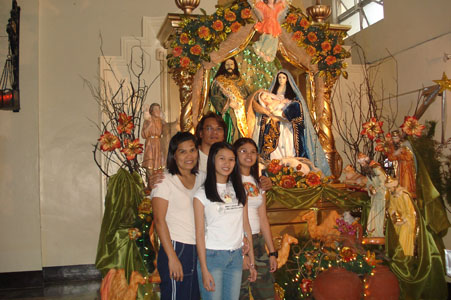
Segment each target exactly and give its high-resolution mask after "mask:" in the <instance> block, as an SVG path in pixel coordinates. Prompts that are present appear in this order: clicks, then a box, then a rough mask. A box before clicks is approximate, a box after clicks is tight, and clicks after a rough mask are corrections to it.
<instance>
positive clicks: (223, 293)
mask: <svg viewBox="0 0 451 300" xmlns="http://www.w3.org/2000/svg"><path fill="white" fill-rule="evenodd" d="M193 201H194V219H195V225H196V240H197V253H198V256H199V264H198V276H199V286H200V293H201V296H202V300H211V299H217V300H221V299H224V300H225V299H227V300H238V298H239V294H240V284H241V275H242V266H243V256H242V252H241V247H242V241H243V235H244V231H246V234H247V235H248V236H250V235H251V230H250V226H249V219H248V216H247V204H246V192H245V190H244V187H243V184H242V182H241V174H240V171H239V165H238V163H237V158H236V154H235V152H234V150H233V148H232V146H230V145H229V144H227V143H225V142H219V143H215V144H213V145H212V146H211V148H210V152H209V155H208V162H207V177H206V180H205V184H204V185H203V186H202V187H201V188H200V189H199V190H198V191H197V192H196V193H195V195H194V200H193ZM251 242H252V241H251V240H250V239H249V244H250V245H249V246H250V250H249V260H250V267H251V269H250V272H251V273H250V274H251V276H250V277H251V278H250V279H251V280H252V281H254V280H255V278H256V275H257V273H256V272H255V269H254V254H253V251H252V243H251Z"/></svg>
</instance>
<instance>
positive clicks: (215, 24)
mask: <svg viewBox="0 0 451 300" xmlns="http://www.w3.org/2000/svg"><path fill="white" fill-rule="evenodd" d="M212 27H213V29H214V30H216V31H222V30H223V29H224V24H223V23H222V21H221V20H216V21H214V22H213V25H212Z"/></svg>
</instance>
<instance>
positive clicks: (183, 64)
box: [180, 56, 191, 68]
mask: <svg viewBox="0 0 451 300" xmlns="http://www.w3.org/2000/svg"><path fill="white" fill-rule="evenodd" d="M190 62H191V60H190V59H189V58H188V57H186V56H182V57H180V66H181V67H182V68H186V67H188V66H189V63H190Z"/></svg>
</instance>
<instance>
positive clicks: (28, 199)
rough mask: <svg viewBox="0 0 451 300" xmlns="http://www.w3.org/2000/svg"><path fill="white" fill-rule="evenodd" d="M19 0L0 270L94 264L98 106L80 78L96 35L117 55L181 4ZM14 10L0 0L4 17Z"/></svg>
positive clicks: (3, 151) (1, 157)
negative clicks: (149, 21)
mask: <svg viewBox="0 0 451 300" xmlns="http://www.w3.org/2000/svg"><path fill="white" fill-rule="evenodd" d="M206 2H208V3H206V5H204V4H203V5H202V6H203V7H204V8H205V9H206V10H207V12H212V11H213V9H214V4H215V3H212V2H213V1H206ZM18 4H19V6H21V8H22V18H21V44H20V47H21V48H20V50H21V54H20V55H21V57H20V59H21V65H20V76H21V77H20V81H21V100H22V109H21V111H20V113H16V114H13V113H12V112H6V111H0V114H1V117H0V128H2V130H1V132H0V166H1V168H0V201H1V204H2V209H1V210H0V237H1V239H2V241H3V242H2V243H1V244H0V272H14V271H30V270H40V269H41V268H42V267H49V266H61V265H77V264H92V263H94V259H95V254H96V248H97V239H98V233H99V230H100V223H101V218H102V209H101V208H102V203H103V200H102V198H101V192H100V186H101V178H100V174H99V171H98V170H97V168H96V166H95V164H94V162H93V159H92V144H93V143H95V141H96V140H97V138H98V131H97V129H96V126H95V124H93V123H92V122H91V120H92V121H94V122H98V108H97V105H96V103H95V101H94V100H93V98H92V96H91V95H90V92H89V90H88V89H87V88H86V87H84V86H83V81H82V79H81V77H84V78H87V79H88V80H90V81H92V82H94V83H95V82H96V81H97V75H98V72H99V63H98V61H99V56H100V38H99V34H100V33H101V34H102V36H103V50H104V53H105V55H120V45H121V37H123V36H137V37H139V36H141V35H142V26H141V23H142V19H143V17H144V16H149V17H156V18H161V19H162V18H164V17H165V16H166V14H167V13H168V12H176V13H178V12H181V11H180V10H179V9H178V8H177V7H176V5H175V3H174V2H173V1H157V0H135V1H122V0H73V1H60V0H39V1H30V0H18ZM10 8H11V1H10V0H0V22H1V23H0V24H4V25H5V26H6V23H7V19H8V18H9V10H10ZM197 11H198V10H197ZM195 12H196V11H195ZM2 28H3V25H2ZM1 41H2V43H3V41H4V39H2V40H1ZM151 55H154V53H151ZM2 58H3V57H2ZM2 63H3V60H2ZM153 63H154V64H159V62H156V61H155V62H153ZM2 66H3V65H2Z"/></svg>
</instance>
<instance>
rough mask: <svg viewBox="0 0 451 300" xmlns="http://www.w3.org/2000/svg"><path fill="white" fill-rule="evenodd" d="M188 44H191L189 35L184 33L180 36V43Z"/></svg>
mask: <svg viewBox="0 0 451 300" xmlns="http://www.w3.org/2000/svg"><path fill="white" fill-rule="evenodd" d="M188 42H189V37H188V34H186V33H182V34H181V35H180V43H181V44H188Z"/></svg>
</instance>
